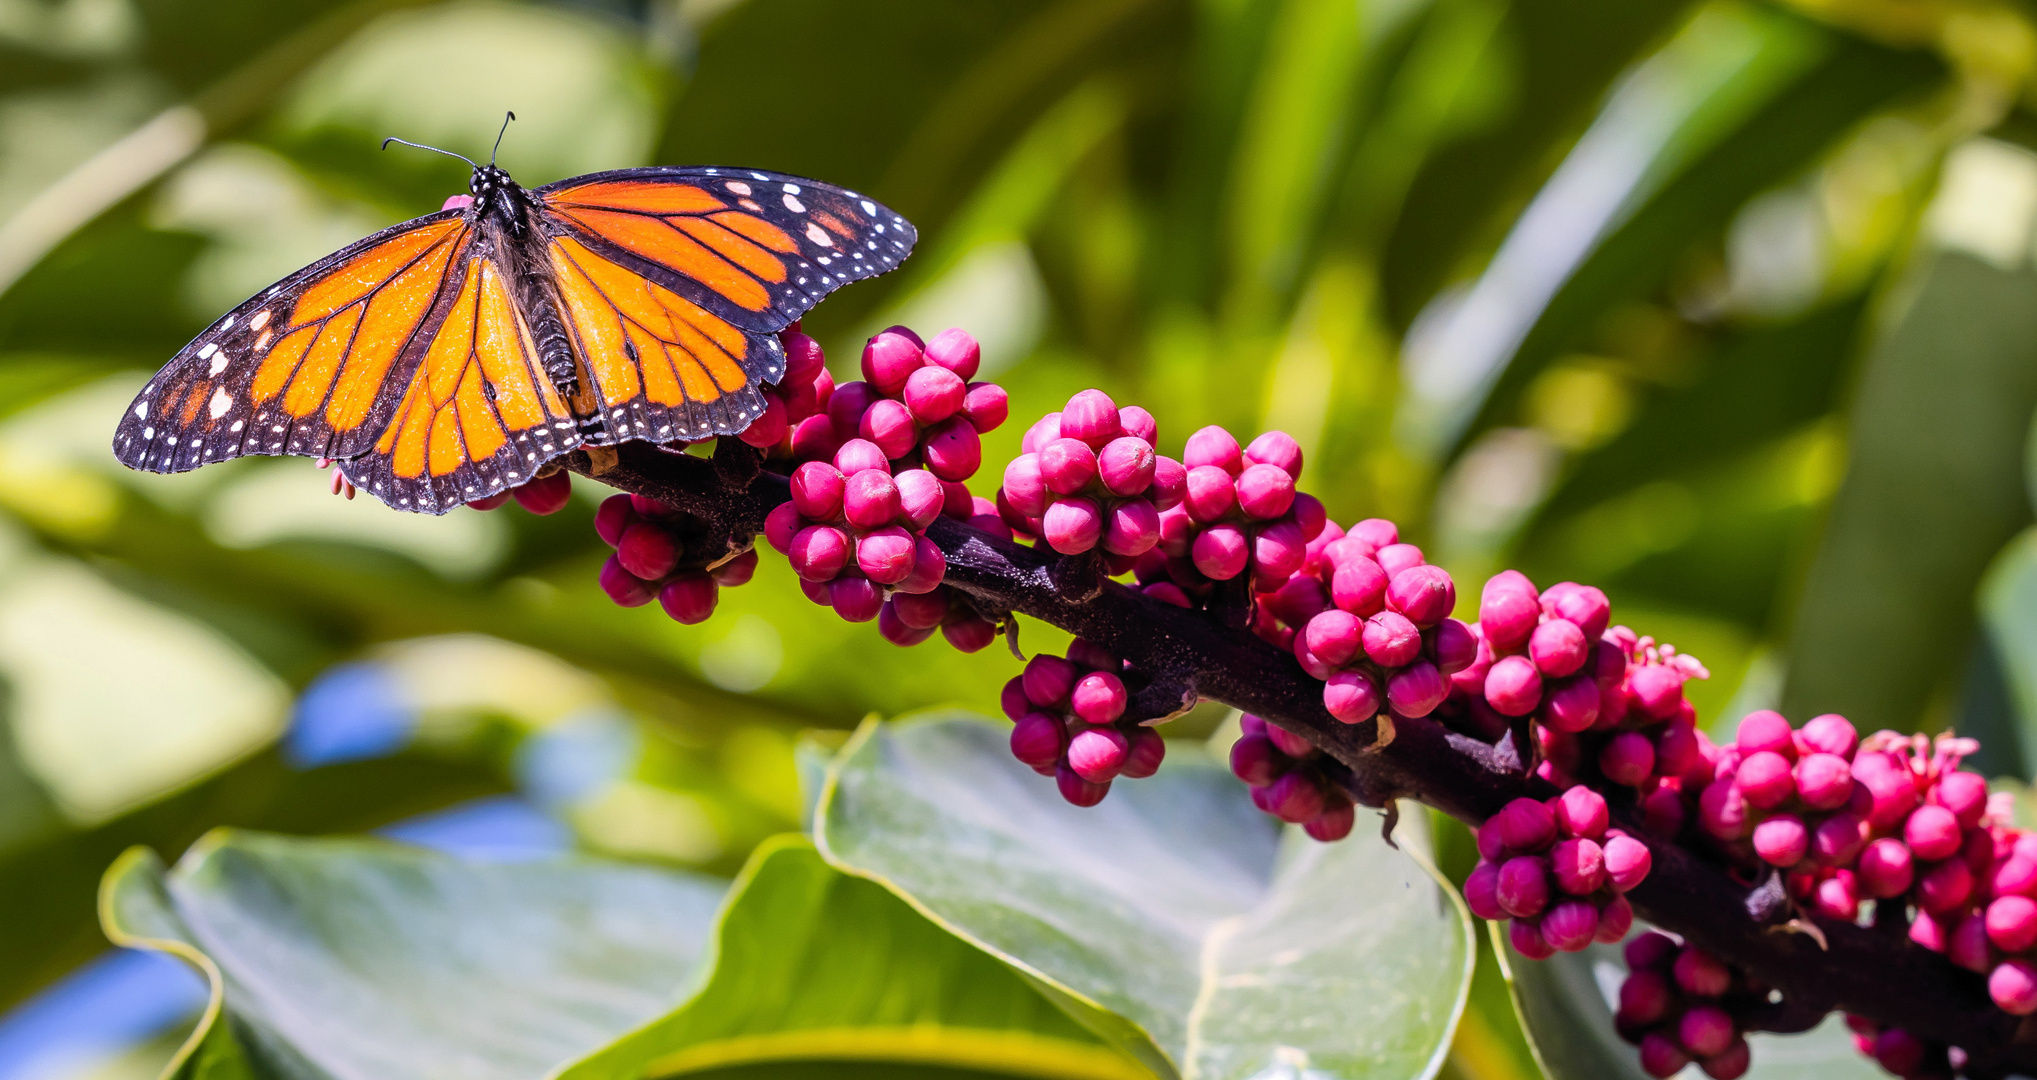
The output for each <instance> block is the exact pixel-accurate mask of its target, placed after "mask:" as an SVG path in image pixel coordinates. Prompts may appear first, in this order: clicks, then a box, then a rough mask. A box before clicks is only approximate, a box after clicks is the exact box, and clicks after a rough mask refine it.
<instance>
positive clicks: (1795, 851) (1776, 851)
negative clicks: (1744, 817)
mask: <svg viewBox="0 0 2037 1080" xmlns="http://www.w3.org/2000/svg"><path fill="white" fill-rule="evenodd" d="M1810 849H1811V831H1810V830H1809V829H1807V828H1805V827H1804V823H1803V820H1802V819H1801V818H1798V817H1797V816H1796V815H1794V814H1777V815H1775V816H1774V817H1772V818H1769V819H1768V820H1766V821H1763V822H1762V823H1761V824H1759V825H1756V826H1754V853H1755V854H1756V855H1759V856H1761V858H1762V861H1764V862H1767V863H1769V864H1770V865H1772V866H1781V867H1791V866H1795V865H1796V864H1798V863H1800V862H1802V861H1803V859H1804V855H1805V854H1806V853H1807V852H1809V851H1810Z"/></svg>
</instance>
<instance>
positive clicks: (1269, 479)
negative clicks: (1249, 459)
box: [1237, 465, 1294, 521]
mask: <svg viewBox="0 0 2037 1080" xmlns="http://www.w3.org/2000/svg"><path fill="white" fill-rule="evenodd" d="M1237 499H1238V508H1239V509H1241V510H1243V511H1244V512H1245V514H1246V516H1247V517H1253V518H1257V519H1259V520H1261V521H1271V520H1273V519H1274V518H1277V517H1280V516H1281V515H1283V514H1285V513H1287V511H1288V508H1290V507H1292V506H1293V505H1294V477H1292V476H1289V475H1287V473H1286V472H1285V471H1283V470H1281V469H1280V468H1278V467H1277V466H1273V465H1252V466H1249V467H1247V468H1246V469H1245V471H1244V472H1241V473H1239V474H1238V481H1237Z"/></svg>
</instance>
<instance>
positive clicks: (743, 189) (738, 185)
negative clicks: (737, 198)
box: [723, 180, 750, 195]
mask: <svg viewBox="0 0 2037 1080" xmlns="http://www.w3.org/2000/svg"><path fill="white" fill-rule="evenodd" d="M723 186H725V187H727V188H728V189H729V190H730V191H733V192H735V193H736V194H738V195H748V194H749V193H750V185H748V184H745V183H743V182H742V181H741V180H731V181H729V182H728V183H727V184H725V185H723Z"/></svg>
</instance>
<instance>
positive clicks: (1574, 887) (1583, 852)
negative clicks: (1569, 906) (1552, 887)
mask: <svg viewBox="0 0 2037 1080" xmlns="http://www.w3.org/2000/svg"><path fill="white" fill-rule="evenodd" d="M1549 865H1550V867H1551V868H1552V869H1553V870H1554V872H1555V874H1556V887H1557V888H1559V889H1562V890H1563V891H1564V892H1567V893H1569V894H1570V895H1572V896H1589V895H1591V894H1592V893H1595V892H1597V891H1598V890H1599V887H1600V886H1602V885H1604V884H1605V883H1606V860H1605V851H1604V849H1602V848H1600V847H1599V845H1598V842H1597V841H1595V840H1558V841H1557V842H1556V845H1555V846H1554V847H1552V848H1550V849H1549Z"/></svg>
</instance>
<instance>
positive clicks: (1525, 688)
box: [1479, 623, 1542, 716]
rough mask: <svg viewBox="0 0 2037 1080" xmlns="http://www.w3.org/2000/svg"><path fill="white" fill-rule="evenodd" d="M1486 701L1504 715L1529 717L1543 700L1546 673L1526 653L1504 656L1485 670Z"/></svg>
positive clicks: (1481, 624)
mask: <svg viewBox="0 0 2037 1080" xmlns="http://www.w3.org/2000/svg"><path fill="white" fill-rule="evenodd" d="M1479 625H1480V626H1484V625H1485V624H1484V623H1480V624H1479ZM1485 700H1486V703H1487V704H1489V705H1491V706H1492V707H1493V709H1494V711H1496V712H1498V713H1499V714H1500V715H1502V716H1526V715H1528V714H1529V713H1531V712H1534V711H1535V707H1536V706H1537V705H1540V704H1541V703H1542V674H1541V673H1540V672H1538V671H1536V670H1535V664H1534V661H1532V660H1529V659H1528V658H1527V657H1525V656H1504V657H1501V658H1500V659H1498V660H1496V661H1494V662H1493V665H1492V670H1490V671H1488V672H1486V673H1485Z"/></svg>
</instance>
